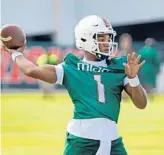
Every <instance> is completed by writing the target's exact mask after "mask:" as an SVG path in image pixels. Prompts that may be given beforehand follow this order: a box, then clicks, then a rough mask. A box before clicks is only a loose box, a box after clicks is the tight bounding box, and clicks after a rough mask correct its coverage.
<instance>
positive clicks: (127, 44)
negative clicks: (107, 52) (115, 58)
mask: <svg viewBox="0 0 164 155" xmlns="http://www.w3.org/2000/svg"><path fill="white" fill-rule="evenodd" d="M132 46H133V39H132V36H131V35H130V34H128V33H124V34H122V35H121V36H120V38H119V53H118V55H119V56H126V55H127V54H128V53H132V52H134V50H133V48H132Z"/></svg>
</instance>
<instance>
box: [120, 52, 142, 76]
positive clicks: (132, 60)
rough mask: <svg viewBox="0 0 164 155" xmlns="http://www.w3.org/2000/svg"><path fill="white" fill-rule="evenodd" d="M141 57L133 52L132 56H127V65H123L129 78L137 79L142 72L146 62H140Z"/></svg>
mask: <svg viewBox="0 0 164 155" xmlns="http://www.w3.org/2000/svg"><path fill="white" fill-rule="evenodd" d="M140 59H141V55H139V56H136V53H135V52H133V53H132V54H128V55H127V60H128V61H127V63H123V65H124V67H125V73H126V75H127V76H128V78H135V77H136V76H137V74H138V72H139V70H140V68H141V67H142V66H143V65H144V63H145V60H144V61H142V62H141V63H139V62H140Z"/></svg>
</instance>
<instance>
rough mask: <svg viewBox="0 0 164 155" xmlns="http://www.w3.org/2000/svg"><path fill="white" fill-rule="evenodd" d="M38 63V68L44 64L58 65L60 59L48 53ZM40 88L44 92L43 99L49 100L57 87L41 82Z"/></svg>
mask: <svg viewBox="0 0 164 155" xmlns="http://www.w3.org/2000/svg"><path fill="white" fill-rule="evenodd" d="M36 63H37V65H38V66H42V65H44V64H50V65H57V64H58V58H57V56H56V55H55V54H52V53H51V52H49V51H48V52H44V53H43V54H42V55H41V56H39V57H38V59H37V62H36ZM39 86H40V89H41V90H42V92H43V98H48V97H50V96H51V94H52V93H54V89H55V85H53V84H50V83H47V82H44V81H40V80H39Z"/></svg>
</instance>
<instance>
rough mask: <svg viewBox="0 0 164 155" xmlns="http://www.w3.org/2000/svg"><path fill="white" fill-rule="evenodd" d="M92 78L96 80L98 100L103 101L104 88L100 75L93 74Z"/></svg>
mask: <svg viewBox="0 0 164 155" xmlns="http://www.w3.org/2000/svg"><path fill="white" fill-rule="evenodd" d="M94 79H95V80H96V82H97V91H98V100H99V102H101V103H105V89H104V85H103V84H102V83H101V75H94Z"/></svg>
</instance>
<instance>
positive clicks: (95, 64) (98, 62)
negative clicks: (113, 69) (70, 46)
mask: <svg viewBox="0 0 164 155" xmlns="http://www.w3.org/2000/svg"><path fill="white" fill-rule="evenodd" d="M83 61H84V62H86V63H88V64H91V65H94V66H98V67H99V66H102V67H107V63H106V60H101V61H90V60H86V58H84V59H83Z"/></svg>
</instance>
